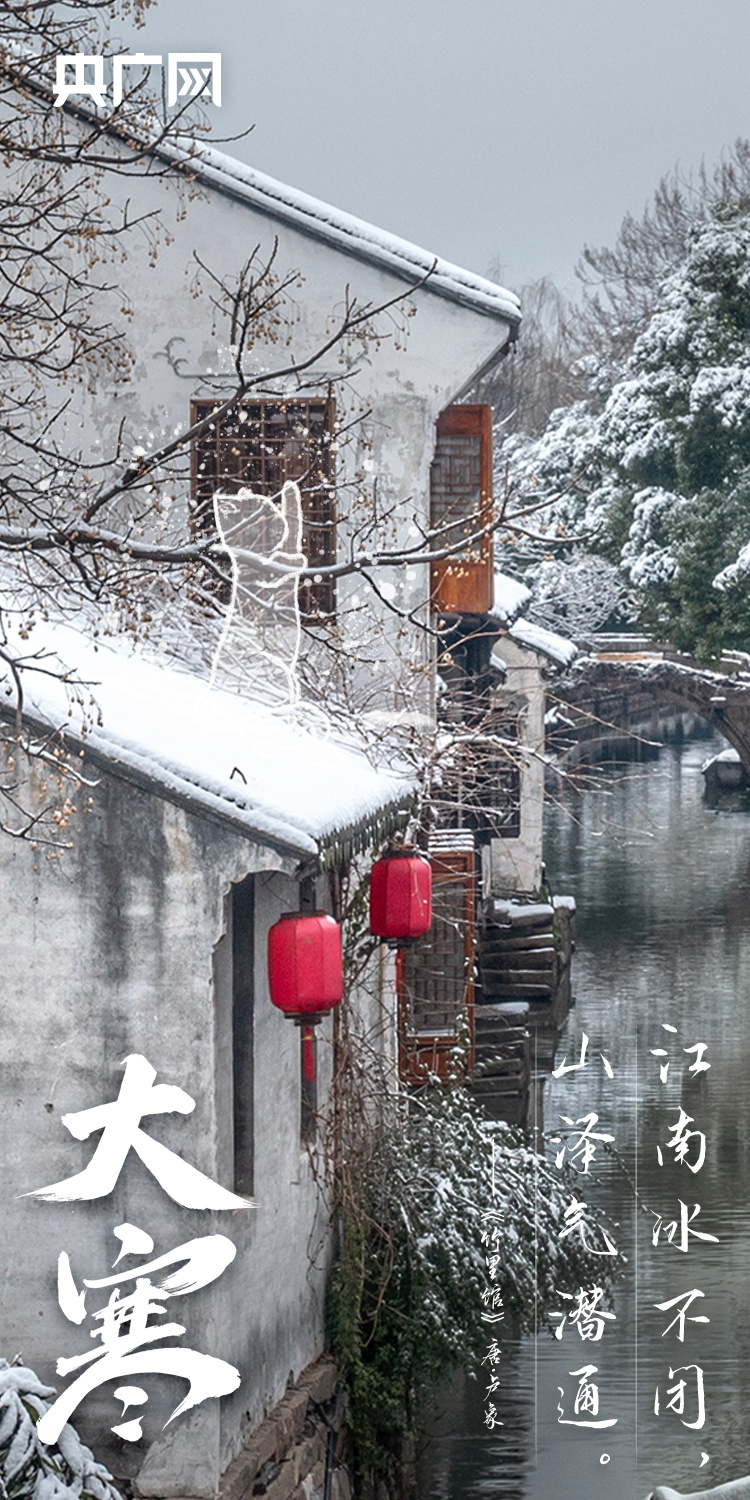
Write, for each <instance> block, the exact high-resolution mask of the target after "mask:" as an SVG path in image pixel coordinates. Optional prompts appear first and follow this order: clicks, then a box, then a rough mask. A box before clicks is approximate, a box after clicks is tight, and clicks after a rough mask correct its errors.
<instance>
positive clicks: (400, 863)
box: [370, 851, 432, 943]
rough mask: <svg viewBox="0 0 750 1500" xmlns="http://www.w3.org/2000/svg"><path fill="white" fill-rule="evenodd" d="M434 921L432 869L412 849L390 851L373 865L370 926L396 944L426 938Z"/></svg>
mask: <svg viewBox="0 0 750 1500" xmlns="http://www.w3.org/2000/svg"><path fill="white" fill-rule="evenodd" d="M431 924H432V871H431V869H430V865H429V862H428V860H426V859H423V858H422V856H421V855H420V854H414V853H412V852H406V851H405V852H404V853H403V854H401V853H394V854H386V855H385V857H384V858H383V859H379V860H378V862H377V864H375V865H373V867H372V876H371V878H370V928H371V930H372V931H373V932H374V933H375V935H376V936H377V937H380V938H386V939H387V940H388V941H389V942H392V943H403V942H411V941H413V939H414V938H419V937H424V934H425V933H426V932H429V930H430V926H431Z"/></svg>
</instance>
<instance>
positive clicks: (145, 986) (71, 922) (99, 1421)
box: [0, 772, 331, 1496]
mask: <svg viewBox="0 0 750 1500" xmlns="http://www.w3.org/2000/svg"><path fill="white" fill-rule="evenodd" d="M34 774H35V776H37V777H38V776H39V774H40V773H39V772H35V773H34ZM72 829H73V837H74V848H73V849H72V850H71V851H70V852H68V853H66V854H65V856H64V858H63V859H61V860H59V861H54V862H50V861H47V860H46V859H45V857H44V855H43V854H42V853H41V852H40V851H37V853H36V854H34V853H33V852H32V851H31V850H29V848H28V846H27V845H25V844H17V843H15V842H13V841H11V840H10V839H7V838H0V872H1V874H0V878H1V879H2V889H3V892H4V897H5V918H4V921H3V923H2V928H1V930H0V962H1V963H2V970H3V975H4V983H3V987H2V999H1V1001H0V1024H1V1025H2V1034H3V1049H2V1060H1V1061H0V1068H1V1070H2V1090H1V1106H0V1108H1V1113H0V1119H1V1121H2V1147H1V1149H0V1158H1V1165H0V1171H1V1172H2V1187H1V1188H0V1201H2V1204H3V1214H2V1220H1V1223H2V1229H1V1230H0V1233H1V1235H2V1243H3V1272H4V1274H3V1279H2V1283H0V1326H1V1327H2V1333H3V1341H2V1348H3V1353H4V1354H6V1355H9V1357H13V1355H15V1353H16V1352H17V1351H19V1350H21V1351H22V1353H23V1357H24V1360H25V1361H26V1362H28V1363H29V1364H31V1365H32V1366H33V1367H35V1368H36V1369H37V1371H38V1373H39V1375H40V1376H42V1378H44V1379H46V1380H49V1381H50V1383H52V1384H57V1385H58V1387H61V1386H62V1385H63V1384H67V1381H65V1382H63V1381H61V1380H58V1379H57V1378H56V1377H55V1375H54V1365H55V1360H56V1358H57V1357H59V1356H60V1355H68V1356H69V1355H72V1354H75V1353H78V1352H81V1351H82V1350H84V1349H86V1348H89V1347H90V1344H89V1328H90V1327H91V1326H93V1325H91V1324H84V1325H83V1326H82V1327H81V1328H76V1327H74V1326H73V1325H72V1324H71V1323H69V1322H67V1321H66V1319H65V1318H64V1317H63V1315H62V1313H61V1311H60V1310H59V1307H58V1304H57V1298H56V1281H55V1278H56V1265H57V1257H58V1255H59V1253H60V1251H62V1250H67V1251H68V1252H69V1253H70V1256H71V1261H72V1268H73V1273H74V1276H75V1278H76V1281H77V1284H78V1285H79V1286H80V1283H81V1279H82V1277H83V1276H89V1277H91V1276H103V1275H107V1274H109V1270H110V1268H111V1266H112V1263H113V1261H114V1259H115V1255H116V1253H117V1251H118V1250H119V1244H118V1243H117V1242H116V1240H115V1239H114V1238H113V1235H112V1228H113V1226H114V1225H117V1224H121V1223H122V1222H123V1221H128V1222H130V1223H134V1224H137V1225H139V1226H140V1227H141V1228H143V1229H146V1230H147V1231H148V1232H149V1233H150V1234H151V1235H152V1237H153V1238H154V1240H155V1252H154V1253H155V1254H163V1253H164V1252H166V1251H167V1250H169V1249H171V1248H174V1247H175V1246H177V1245H180V1244H182V1243H184V1242H185V1241H186V1240H189V1239H191V1238H193V1237H194V1236H196V1235H200V1234H206V1233H211V1232H220V1233H224V1234H227V1235H228V1236H229V1238H230V1239H232V1240H233V1242H234V1243H235V1245H236V1247H237V1257H236V1260H235V1261H234V1262H233V1263H232V1265H230V1266H229V1267H228V1269H227V1270H226V1271H225V1272H224V1273H223V1276H222V1277H221V1278H220V1279H219V1280H218V1281H217V1282H215V1283H214V1285H213V1286H211V1287H207V1288H205V1289H204V1290H203V1291H200V1292H197V1293H194V1294H192V1295H189V1296H186V1297H184V1298H183V1299H174V1300H172V1301H170V1302H169V1303H168V1304H167V1308H168V1313H169V1314H170V1315H171V1317H172V1319H173V1318H174V1317H175V1316H176V1319H177V1321H178V1322H184V1324H185V1326H186V1329H187V1332H186V1334H185V1335H184V1336H183V1338H182V1340H181V1343H182V1345H183V1346H185V1347H187V1348H195V1349H198V1350H202V1351H203V1352H205V1353H211V1354H214V1355H217V1356H219V1357H221V1358H225V1359H227V1360H229V1362H230V1363H232V1364H236V1365H237V1366H238V1367H239V1369H240V1371H241V1374H242V1386H241V1388H240V1390H239V1391H238V1392H237V1394H236V1396H235V1397H232V1398H229V1399H225V1400H224V1401H223V1402H222V1403H221V1405H220V1404H219V1403H218V1402H217V1401H215V1400H212V1401H208V1402H206V1403H205V1404H204V1405H203V1406H201V1407H199V1408H197V1409H196V1410H195V1412H193V1413H189V1414H187V1415H186V1417H184V1418H181V1419H178V1420H177V1421H176V1422H175V1424H174V1425H173V1426H172V1427H169V1428H168V1429H167V1431H166V1432H165V1433H162V1432H161V1427H162V1424H163V1423H164V1422H165V1420H166V1418H167V1416H168V1415H169V1412H170V1411H171V1410H172V1409H173V1408H174V1406H175V1405H176V1404H177V1401H178V1400H181V1399H182V1397H183V1395H184V1393H185V1383H184V1382H183V1381H180V1380H177V1379H175V1378H171V1377H159V1376H145V1377H142V1378H141V1377H139V1381H141V1379H142V1383H143V1384H144V1387H145V1388H146V1389H148V1391H149V1394H150V1399H149V1403H148V1406H147V1408H146V1409H145V1410H146V1419H145V1422H144V1441H143V1442H141V1443H139V1444H127V1443H124V1442H122V1441H121V1440H120V1439H118V1438H115V1437H111V1436H110V1435H109V1429H110V1428H111V1426H112V1425H113V1424H114V1423H116V1422H117V1421H118V1420H121V1408H120V1405H119V1403H116V1402H115V1401H114V1400H113V1398H112V1390H113V1386H112V1384H111V1383H110V1384H109V1385H108V1386H107V1387H104V1388H102V1390H101V1391H100V1392H95V1393H92V1395H91V1396H90V1397H88V1398H87V1399H86V1401H85V1403H84V1404H83V1405H82V1407H81V1408H80V1409H79V1411H78V1412H77V1413H76V1415H75V1416H74V1421H75V1422H76V1424H77V1425H79V1426H80V1428H81V1431H82V1432H83V1434H84V1435H85V1436H88V1437H89V1439H90V1440H91V1441H92V1442H93V1443H94V1444H95V1448H96V1451H97V1454H98V1456H100V1457H102V1458H103V1459H104V1460H105V1461H106V1462H109V1463H110V1465H111V1466H112V1467H113V1468H114V1470H115V1472H116V1473H119V1474H128V1473H130V1474H133V1473H134V1472H135V1471H136V1470H137V1469H138V1467H139V1465H140V1464H141V1463H142V1461H143V1458H144V1452H145V1453H146V1457H145V1464H144V1466H143V1469H142V1472H141V1480H140V1483H141V1487H142V1489H143V1490H144V1491H145V1492H146V1493H147V1494H154V1495H163V1496H169V1495H175V1494H178V1495H179V1494H182V1495H192V1496H203V1495H210V1494H213V1493H214V1492H215V1490H216V1487H217V1484H218V1479H219V1475H220V1472H221V1470H222V1469H223V1468H224V1467H225V1466H226V1464H227V1463H228V1461H229V1459H230V1458H231V1456H232V1454H233V1453H234V1452H235V1451H236V1449H237V1447H238V1445H239V1442H240V1436H241V1432H242V1430H243V1427H244V1426H247V1425H248V1424H249V1425H252V1426H255V1425H256V1424H257V1422H258V1421H259V1420H260V1419H261V1418H262V1416H263V1414H264V1412H265V1411H267V1410H268V1409H269V1408H270V1407H271V1406H272V1405H273V1404H274V1403H275V1401H277V1400H278V1399H279V1397H280V1396H281V1394H282V1393H283V1390H284V1387H285V1385H286V1381H287V1379H288V1377H289V1373H290V1371H294V1372H295V1373H297V1372H298V1371H299V1370H300V1369H301V1368H302V1367H303V1366H304V1365H305V1364H307V1363H308V1362H309V1361H310V1360H311V1359H313V1358H314V1357H315V1356H316V1355H317V1354H318V1353H319V1352H320V1350H321V1348H322V1328H323V1323H322V1318H323V1305H322V1291H323V1285H322V1278H323V1269H324V1267H323V1264H322V1263H321V1262H320V1261H319V1263H318V1265H317V1267H315V1266H311V1263H310V1259H309V1257H310V1255H311V1253H312V1250H313V1247H314V1246H317V1247H318V1248H320V1243H321V1241H322V1239H323V1226H324V1218H323V1210H322V1207H321V1203H320V1198H319V1194H318V1190H317V1188H316V1185H315V1183H314V1181H313V1176H312V1172H311V1169H310V1162H309V1159H308V1156H307V1153H306V1152H304V1151H302V1150H301V1149H300V1121H299V1112H300V1081H299V1033H298V1031H297V1029H296V1028H295V1027H294V1026H293V1025H292V1024H291V1023H290V1022H288V1021H286V1020H285V1018H284V1017H283V1016H282V1015H281V1014H280V1013H279V1012H277V1011H275V1010H274V1008H273V1007H272V1005H271V1003H270V1000H269V998H268V988H267V976H266V933H267V930H268V927H269V926H270V924H271V923H272V922H273V921H274V920H275V919H276V917H277V916H278V915H279V913H280V912H281V911H282V910H289V909H290V907H291V908H294V907H296V906H297V905H298V899H297V895H298V892H297V887H296V884H295V883H294V882H293V881H292V879H291V866H290V864H289V862H288V861H287V863H286V867H284V860H283V859H281V858H280V857H278V856H275V855H273V854H271V853H270V852H269V851H268V850H264V849H260V848H257V847H255V846H253V845H252V844H251V843H250V842H249V841H248V840H247V839H246V838H244V837H243V836H242V835H241V834H240V833H237V834H235V833H234V832H233V831H232V830H231V829H225V828H223V827H222V826H220V825H219V824H217V823H214V822H210V821H208V820H204V819H202V818H198V817H193V816H191V815H189V814H187V813H185V812H183V811H182V810H181V809H179V808H177V807H175V806H173V805H171V804H170V803H168V802H166V801H163V800H161V799H160V798H158V797H156V796H153V795H151V794H149V793H148V792H145V791H141V790H139V789H137V788H135V787H134V786H132V785H130V784H128V783H127V782H126V781H123V780H119V779H116V778H114V777H109V776H107V775H101V776H100V784H99V786H98V787H97V789H96V791H95V792H94V803H93V807H92V810H91V811H90V812H89V813H87V814H86V815H85V816H82V815H80V814H79V815H78V816H76V817H74V818H73V820H72ZM253 869H256V870H257V871H258V874H257V876H256V895H257V899H256V915H255V975H256V994H255V1159H256V1170H255V1196H254V1199H253V1203H252V1206H250V1207H249V1208H248V1209H247V1210H238V1211H237V1212H230V1213H200V1212H197V1211H190V1210H186V1209H182V1208H180V1207H179V1206H178V1205H176V1204H175V1203H173V1202H172V1200H171V1199H170V1198H169V1197H168V1195H167V1194H166V1193H165V1192H164V1191H163V1190H162V1189H161V1188H160V1187H159V1185H158V1184H157V1183H156V1181H155V1180H154V1179H152V1178H151V1177H150V1175H149V1173H148V1171H147V1170H146V1168H145V1167H144V1166H143V1165H142V1163H141V1162H140V1161H139V1160H138V1158H137V1157H136V1156H135V1155H134V1154H133V1153H132V1152H131V1154H130V1156H129V1157H128V1160H127V1161H126V1163H125V1167H124V1169H123V1171H122V1174H121V1176H120V1179H119V1182H118V1184H117V1187H116V1189H115V1191H114V1192H113V1193H112V1195H111V1196H110V1197H109V1198H108V1199H103V1200H97V1201H94V1202H91V1203H72V1204H69V1205H59V1204H52V1203H46V1202H43V1201H40V1200H36V1199H34V1198H29V1197H22V1196H19V1195H21V1194H24V1193H28V1192H29V1191H30V1190H32V1189H35V1188H40V1187H43V1186H46V1185H47V1184H49V1183H53V1182H56V1181H58V1180H60V1179H62V1178H65V1177H68V1176H70V1175H72V1174H73V1173H74V1172H76V1171H79V1170H81V1169H82V1168H83V1167H84V1166H85V1165H86V1163H87V1162H88V1161H89V1159H90V1157H91V1155H92V1152H93V1147H94V1145H95V1143H96V1141H98V1139H99V1137H98V1136H95V1137H93V1138H92V1139H90V1140H89V1141H88V1142H85V1143H82V1142H77V1141H75V1140H74V1139H73V1137H72V1136H71V1135H70V1133H69V1132H68V1131H67V1130H66V1129H65V1127H64V1126H63V1125H62V1123H61V1115H62V1114H65V1113H67V1112H69V1111H74V1110H79V1109H83V1108H86V1107H89V1106H91V1105H94V1104H102V1103H106V1102H108V1101H109V1100H111V1099H114V1098H115V1097H116V1096H117V1093H118V1092H119V1086H120V1082H121V1079H122V1069H121V1064H122V1061H123V1059H124V1058H125V1057H126V1056H127V1055H128V1054H130V1053H133V1052H140V1053H142V1054H144V1055H145V1056H146V1057H147V1058H148V1060H149V1061H150V1062H151V1063H152V1065H153V1066H154V1067H155V1068H156V1069H157V1070H158V1080H157V1081H159V1082H169V1083H173V1084H177V1085H179V1086H180V1087H182V1088H184V1089H186V1090H187V1092H188V1093H189V1094H190V1095H191V1096H192V1097H193V1098H194V1099H195V1102H196V1108H195V1111H194V1113H193V1114H191V1115H188V1116H177V1115H174V1116H169V1115H165V1116H161V1117H154V1118H153V1119H152V1120H151V1121H149V1120H145V1121H144V1128H145V1129H146V1130H148V1131H149V1132H150V1133H152V1134H153V1135H154V1137H155V1138H157V1139H159V1140H161V1141H163V1142H164V1144H165V1145H167V1146H168V1147H169V1148H170V1149H173V1150H175V1151H177V1152H178V1153H179V1154H181V1155H183V1156H184V1157H185V1158H186V1159H187V1160H189V1161H191V1162H193V1163H194V1164H195V1165H196V1166H197V1167H198V1168H199V1169H200V1170H201V1171H203V1172H205V1173H206V1174H207V1175H208V1176H210V1177H211V1178H213V1179H214V1180H218V1181H221V1182H222V1183H223V1184H224V1185H225V1186H228V1187H230V1188H231V1187H232V1185H233V1183H232V1170H231V1169H232V1163H231V1161H230V1160H229V1154H228V1151H227V1132H228V1122H229V1121H230V1120H231V1110H232V1081H231V1070H230V1057H229V1054H228V1051H227V1046H226V1033H225V1032H224V1033H222V1027H221V1023H220V1017H219V1018H218V1020H217V1009H220V1004H221V999H220V997H219V996H216V997H215V996H214V993H213V987H212V958H213V954H214V949H215V947H216V945H217V943H219V942H220V940H221V933H222V925H223V922H224V914H225V896H226V893H227V892H228V891H229V888H230V884H231V882H232V881H234V880H237V879H241V878H243V877H244V876H245V874H247V873H248V871H252V870H253ZM321 1030H322V1032H323V1038H322V1039H321V1045H320V1048H319V1051H320V1055H321V1065H322V1068H321V1071H322V1073H323V1076H324V1078H325V1076H326V1072H327V1070H328V1069H329V1067H330V1036H331V1022H330V1020H329V1021H328V1022H327V1023H324V1025H323V1027H322V1028H321ZM326 1038H327V1040H326ZM125 1264H126V1265H131V1264H132V1262H126V1263H125ZM98 1298H101V1300H103V1298H102V1294H96V1293H93V1294H92V1293H89V1298H88V1300H89V1303H90V1306H91V1308H92V1310H93V1309H95V1308H97V1307H98V1306H99V1305H100V1301H99V1300H97V1299H98ZM157 1347H158V1346H157ZM68 1378H70V1377H68ZM129 1415H131V1416H132V1415H133V1413H132V1411H131V1412H130V1413H129ZM149 1444H150V1445H151V1446H150V1447H149ZM146 1450H147V1451H146Z"/></svg>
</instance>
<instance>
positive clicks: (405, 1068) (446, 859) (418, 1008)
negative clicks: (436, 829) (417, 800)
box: [399, 829, 475, 1083]
mask: <svg viewBox="0 0 750 1500" xmlns="http://www.w3.org/2000/svg"><path fill="white" fill-rule="evenodd" d="M436 843H437V845H438V846H439V847H436V846H435V845H431V848H430V864H431V865H432V927H431V928H430V931H429V932H428V933H427V935H426V936H425V937H423V938H419V939H418V941H417V942H416V943H414V944H412V945H411V946H410V947H408V948H406V949H405V950H404V951H403V953H402V954H401V957H400V960H399V1066H400V1073H401V1077H402V1078H403V1079H404V1080H405V1081H406V1082H408V1083H423V1082H424V1080H425V1077H426V1075H427V1073H436V1074H438V1076H439V1077H441V1078H446V1077H447V1076H448V1071H449V1066H450V1060H451V1053H452V1051H453V1048H454V1047H455V1045H456V1042H457V1041H458V1037H459V1031H460V1028H461V1022H462V1020H463V1019H466V1020H467V1022H468V1027H469V1037H470V1045H471V1047H472V1048H473V1036H474V977H473V973H474V883H475V859H474V842H473V839H472V837H471V835H470V834H467V832H466V831H465V830H455V831H454V830H449V829H446V830H444V831H442V832H441V833H440V834H438V835H437V840H436ZM472 1061H473V1059H472V1058H471V1057H470V1058H469V1059H468V1066H471V1065H472Z"/></svg>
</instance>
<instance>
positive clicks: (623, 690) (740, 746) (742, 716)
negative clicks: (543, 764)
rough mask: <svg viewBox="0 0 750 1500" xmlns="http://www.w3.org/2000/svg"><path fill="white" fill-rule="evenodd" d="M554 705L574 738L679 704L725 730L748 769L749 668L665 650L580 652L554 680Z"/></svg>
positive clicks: (626, 730) (625, 725)
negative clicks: (711, 666)
mask: <svg viewBox="0 0 750 1500" xmlns="http://www.w3.org/2000/svg"><path fill="white" fill-rule="evenodd" d="M549 704H550V707H554V706H555V705H557V706H559V708H560V710H561V714H562V715H563V716H564V718H565V720H567V722H568V723H569V725H570V726H571V728H572V729H573V730H574V731H575V736H576V739H584V740H585V739H587V738H592V739H593V738H595V737H596V736H597V735H601V736H602V737H607V736H611V735H612V734H613V733H616V732H617V730H618V729H621V730H622V732H623V734H624V735H628V734H630V733H632V729H631V728H630V726H631V725H632V724H633V722H634V721H636V722H638V723H640V724H642V723H644V722H645V723H648V719H649V715H650V713H651V714H653V713H654V712H655V711H656V710H658V709H661V710H664V709H668V708H672V709H677V710H682V711H683V712H686V713H691V714H696V715H698V717H699V718H701V719H704V720H705V721H706V723H707V724H710V725H711V727H712V728H713V729H717V730H718V731H719V733H720V734H723V735H724V738H725V739H727V740H728V741H729V743H730V745H733V746H734V748H735V750H736V751H737V752H738V754H739V756H740V759H741V760H742V763H743V765H744V766H745V768H746V769H747V771H748V773H749V774H750V671H731V672H725V671H708V670H707V669H706V668H704V667H701V666H699V665H698V664H697V663H696V662H693V661H691V659H690V658H688V657H680V658H675V659H673V658H669V657H667V656H665V655H663V654H662V653H653V654H651V653H648V652H642V653H639V654H638V655H637V656H613V655H609V654H607V653H603V654H602V655H600V656H584V657H579V658H578V660H577V661H576V662H574V663H573V665H572V666H571V667H569V668H568V669H567V671H566V672H565V674H564V676H562V677H561V678H558V680H557V681H556V682H555V683H554V684H553V685H550V689H549Z"/></svg>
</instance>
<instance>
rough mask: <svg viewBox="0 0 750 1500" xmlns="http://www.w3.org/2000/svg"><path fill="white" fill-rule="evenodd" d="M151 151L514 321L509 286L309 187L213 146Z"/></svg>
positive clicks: (347, 247) (351, 250)
mask: <svg viewBox="0 0 750 1500" xmlns="http://www.w3.org/2000/svg"><path fill="white" fill-rule="evenodd" d="M154 154H155V155H157V156H160V157H162V159H163V160H166V161H179V162H180V163H181V164H182V165H189V168H190V170H191V172H194V173H195V175H196V177H198V179H199V180H200V181H201V182H204V183H205V184H206V185H207V186H209V187H213V188H217V189H218V191H219V192H222V193H227V194H228V195H229V196H230V197H232V198H236V199H239V200H240V201H242V202H245V203H249V204H252V206H253V207H254V208H257V209H259V210H260V211H261V212H262V213H267V214H270V215H271V216H272V217H273V218H276V219H281V220H283V222H284V223H287V224H292V225H293V226H294V227H295V228H296V229H299V230H300V231H301V233H303V234H308V235H312V236H313V237H314V238H315V239H322V240H326V241H327V242H328V243H329V244H332V245H335V246H336V247H337V248H338V249H340V250H344V251H346V252H348V254H350V255H356V256H358V257H359V259H361V260H367V261H370V262H373V263H374V264H376V265H379V266H383V267H384V268H385V269H386V270H388V271H393V272H395V274H396V275H398V276H403V277H404V278H406V279H407V280H409V281H412V282H413V281H418V280H419V279H420V278H421V277H423V276H425V275H426V274H427V272H428V271H430V272H431V274H430V277H429V280H428V281H427V282H426V283H425V290H426V291H432V292H437V293H438V294H439V295H440V296H442V297H448V298H450V300H451V301H453V302H460V303H461V304H462V305H463V306H464V307H471V308H473V309H474V310H475V311H477V312H481V313H486V314H489V315H490V316H494V317H498V318H502V319H504V320H505V321H507V322H508V323H511V324H512V325H513V326H514V327H515V326H517V324H518V323H519V322H520V318H521V304H520V302H519V300H518V298H517V297H516V295H515V293H514V292H508V291H506V290H505V288H504V287H501V286H497V285H496V283H495V282H494V281H488V280H487V278H486V277H484V276H477V275H475V274H474V272H473V271H464V270H463V269H462V268H461V266H454V265H452V264H451V262H450V261H447V260H441V259H440V257H439V256H436V255H431V254H430V252H429V251H428V250H423V249H421V248H420V246H419V245H412V244H411V243H410V242H409V241H408V240H402V239H400V238H399V237H398V235H395V234H389V233H388V231H387V230H385V229H378V228H377V227H376V226H375V225H374V224H368V223H367V222H366V220H364V219H357V218H355V217H354V216H353V215H352V214H347V213H344V212H343V211H342V210H341V209H340V208H334V207H333V205H332V204H330V203H323V202H322V201H321V200H320V199H319V198H313V197H311V196H310V194H309V193H303V192H301V191H300V190H299V189H297V188H292V187H287V186H286V184H285V183H283V182H277V180H276V178H274V177H267V176H266V174H265V173H264V172H258V171H256V169H255V168H254V167H248V166H246V165H245V163H244V162H241V161H237V160H236V158H235V157H233V156H227V155H226V153H225V152H224V151H218V150H217V149H216V147H214V146H208V145H204V144H203V143H202V142H201V143H196V144H195V146H194V148H193V150H192V152H191V154H190V155H188V154H187V153H186V152H185V151H184V150H182V151H181V150H179V149H175V148H174V147H173V146H169V145H166V144H164V145H160V146H158V147H155V148H154ZM433 267H434V269H433Z"/></svg>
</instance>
